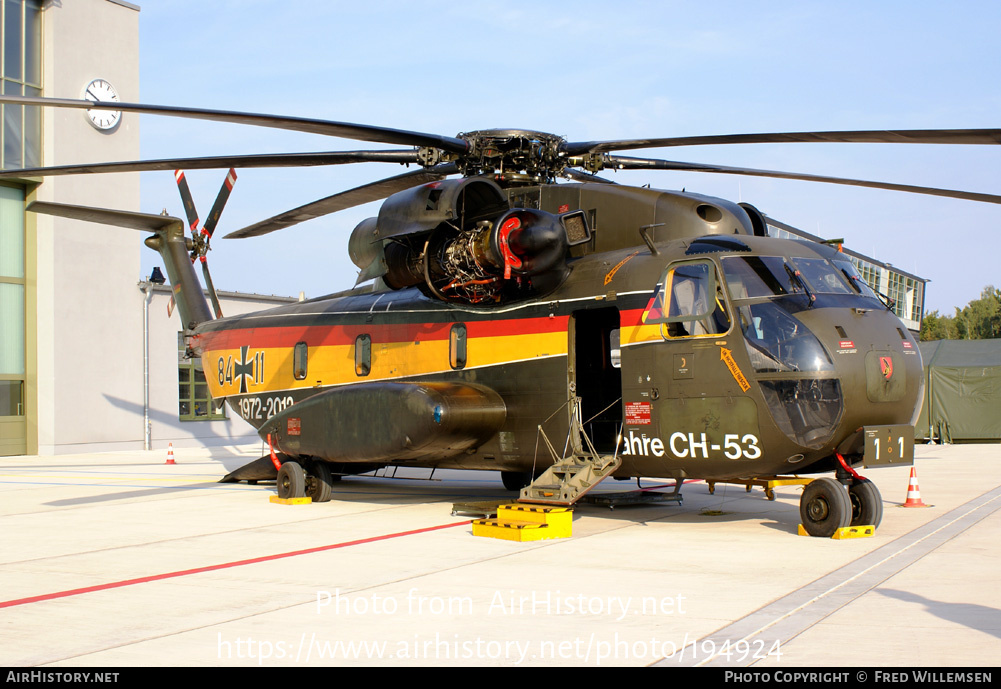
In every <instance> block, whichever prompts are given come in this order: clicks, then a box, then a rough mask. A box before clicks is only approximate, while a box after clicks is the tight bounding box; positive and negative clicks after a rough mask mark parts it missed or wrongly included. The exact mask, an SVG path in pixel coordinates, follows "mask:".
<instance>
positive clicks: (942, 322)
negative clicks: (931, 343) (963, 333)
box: [921, 310, 959, 342]
mask: <svg viewBox="0 0 1001 689" xmlns="http://www.w3.org/2000/svg"><path fill="white" fill-rule="evenodd" d="M958 339H959V332H958V331H957V330H956V322H955V320H954V319H953V318H952V317H951V316H940V315H939V313H938V310H935V311H932V312H931V313H926V314H925V317H924V320H922V321H921V341H922V342H927V341H928V340H958Z"/></svg>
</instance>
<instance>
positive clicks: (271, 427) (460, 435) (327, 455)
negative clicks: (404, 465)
mask: <svg viewBox="0 0 1001 689" xmlns="http://www.w3.org/2000/svg"><path fill="white" fill-rule="evenodd" d="M506 417H507V409H506V407H505V405H504V401H503V400H502V399H501V397H500V395H498V394H497V393H496V392H494V391H493V390H491V389H490V388H487V387H485V386H482V385H473V384H468V383H446V382H427V383H395V382H372V383H365V384H361V385H350V386H345V387H338V388H333V389H331V390H326V391H324V392H321V393H319V394H317V395H315V396H313V397H310V398H309V399H306V400H304V401H302V402H299V403H298V404H295V405H294V406H292V407H289V408H288V409H287V410H285V411H284V412H282V413H281V414H278V415H277V416H274V417H272V418H271V419H269V420H268V421H267V422H266V423H265V424H264V425H263V426H261V428H260V429H259V431H258V432H259V433H260V436H261V438H264V439H267V437H268V434H270V435H271V443H272V446H273V447H274V448H275V450H277V451H281V452H283V453H285V454H287V455H289V456H292V457H300V456H311V457H318V458H321V459H326V460H329V461H344V462H358V461H368V462H382V461H408V460H409V461H413V460H422V459H429V458H446V457H452V456H454V455H457V454H460V453H462V452H465V451H466V450H469V449H471V448H475V447H477V446H479V445H481V444H482V443H484V442H486V441H487V440H489V439H490V438H491V437H493V436H494V434H496V433H497V432H498V431H499V430H500V429H501V427H502V426H503V424H504V420H505V418H506Z"/></svg>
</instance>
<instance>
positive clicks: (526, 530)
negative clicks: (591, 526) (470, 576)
mask: <svg viewBox="0 0 1001 689" xmlns="http://www.w3.org/2000/svg"><path fill="white" fill-rule="evenodd" d="M572 531H573V510H571V509H568V508H566V507H540V506H534V505H521V504H512V505H500V506H499V507H498V508H497V518H496V519H474V520H473V535H474V536H486V537H487V538H501V539H504V540H507V541H542V540H545V539H549V538H569V537H570V536H571V535H572Z"/></svg>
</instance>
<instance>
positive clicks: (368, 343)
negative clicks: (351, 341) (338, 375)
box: [355, 335, 372, 376]
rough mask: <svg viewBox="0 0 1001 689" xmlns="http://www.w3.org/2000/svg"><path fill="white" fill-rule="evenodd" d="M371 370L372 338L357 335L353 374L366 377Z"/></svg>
mask: <svg viewBox="0 0 1001 689" xmlns="http://www.w3.org/2000/svg"><path fill="white" fill-rule="evenodd" d="M371 370H372V338H371V337H370V336H368V335H359V336H358V337H356V338H355V373H356V374H357V375H359V376H367V375H368V374H369V372H370V371H371Z"/></svg>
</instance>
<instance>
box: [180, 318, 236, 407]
mask: <svg viewBox="0 0 1001 689" xmlns="http://www.w3.org/2000/svg"><path fill="white" fill-rule="evenodd" d="M177 412H178V418H179V419H180V420H181V421H217V420H222V419H225V418H226V405H225V404H223V402H222V400H213V399H212V396H211V395H210V394H209V386H208V383H207V382H205V371H203V370H202V360H201V359H187V358H185V347H184V333H178V334H177Z"/></svg>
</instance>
